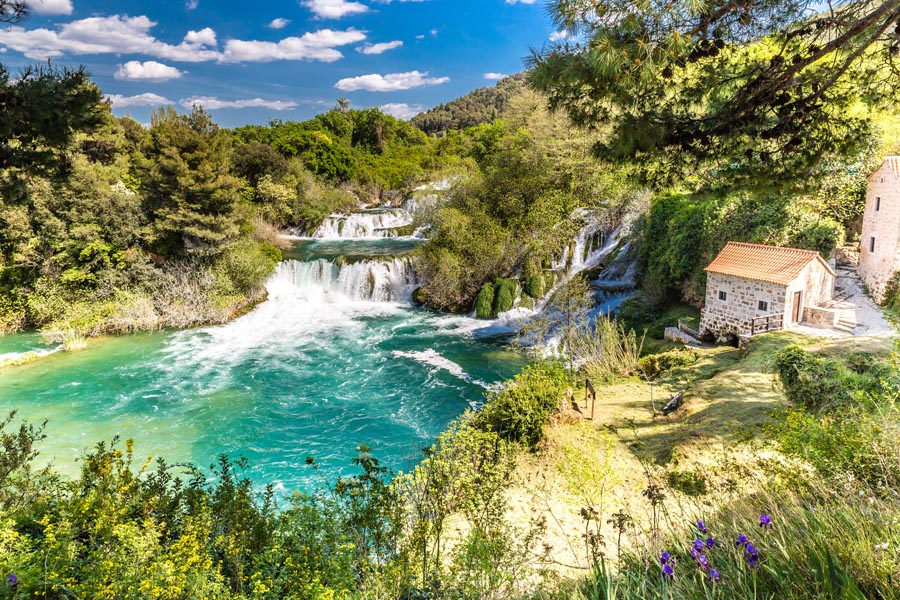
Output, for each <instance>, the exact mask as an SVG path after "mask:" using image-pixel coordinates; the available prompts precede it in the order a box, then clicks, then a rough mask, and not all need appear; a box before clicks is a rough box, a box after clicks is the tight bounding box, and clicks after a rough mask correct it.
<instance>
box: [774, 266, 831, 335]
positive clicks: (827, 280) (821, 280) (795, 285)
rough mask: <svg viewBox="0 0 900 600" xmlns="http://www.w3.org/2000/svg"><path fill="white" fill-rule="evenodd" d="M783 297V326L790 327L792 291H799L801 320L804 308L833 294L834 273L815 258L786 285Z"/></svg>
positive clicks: (792, 304)
mask: <svg viewBox="0 0 900 600" xmlns="http://www.w3.org/2000/svg"><path fill="white" fill-rule="evenodd" d="M786 292H787V295H786V297H785V311H784V314H785V321H784V328H785V329H790V328H791V327H792V326H793V325H794V323H792V322H791V319H792V318H793V315H794V293H795V292H800V311H799V314H800V320H801V321H803V319H804V314H805V310H806V308H807V307H810V306H818V305H819V304H822V303H823V302H825V301H826V300H831V298H832V297H833V296H834V275H832V274H831V273H830V272H829V271H828V269H826V268H825V266H824V265H823V264H822V263H820V262H819V261H817V260H814V261H812V262H810V263H809V264H808V265H806V267H804V268H803V270H802V271H801V272H800V275H799V276H798V277H797V278H796V279H795V280H794V281H792V282H791V283H790V284H788V286H787V290H786Z"/></svg>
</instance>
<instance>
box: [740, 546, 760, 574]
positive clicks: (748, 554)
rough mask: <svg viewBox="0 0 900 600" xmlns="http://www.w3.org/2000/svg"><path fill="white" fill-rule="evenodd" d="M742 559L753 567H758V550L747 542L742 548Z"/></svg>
mask: <svg viewBox="0 0 900 600" xmlns="http://www.w3.org/2000/svg"><path fill="white" fill-rule="evenodd" d="M744 560H746V561H747V564H748V565H750V566H751V567H753V568H754V569H758V568H759V551H758V550H757V549H756V546H754V545H753V544H747V546H746V547H745V549H744Z"/></svg>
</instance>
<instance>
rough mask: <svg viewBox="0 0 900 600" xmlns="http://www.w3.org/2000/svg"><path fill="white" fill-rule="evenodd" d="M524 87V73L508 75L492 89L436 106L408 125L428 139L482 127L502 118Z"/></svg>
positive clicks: (471, 93)
mask: <svg viewBox="0 0 900 600" xmlns="http://www.w3.org/2000/svg"><path fill="white" fill-rule="evenodd" d="M526 87H527V85H526V76H525V73H519V74H517V75H511V76H510V77H506V78H504V79H501V80H500V81H499V82H497V85H495V86H493V87H483V88H478V89H477V90H474V91H472V92H470V93H468V94H466V95H465V96H462V97H461V98H457V99H456V100H451V101H450V102H448V103H446V104H439V105H438V106H435V107H434V108H432V109H430V110H427V111H425V112H424V113H421V114H419V115H416V116H415V117H413V118H412V120H411V121H410V122H411V123H412V124H413V125H415V126H416V127H418V128H419V129H421V130H422V131H424V132H425V133H428V134H431V135H435V134H443V133H446V132H448V131H451V130H454V129H456V130H459V129H465V128H467V127H474V126H476V125H485V124H487V123H491V122H492V121H494V120H495V119H499V118H502V117H503V115H504V113H505V111H506V110H507V108H508V107H509V105H510V101H511V100H512V99H513V98H514V97H516V96H517V95H519V94H520V93H521V92H522V90H524V89H525V88H526Z"/></svg>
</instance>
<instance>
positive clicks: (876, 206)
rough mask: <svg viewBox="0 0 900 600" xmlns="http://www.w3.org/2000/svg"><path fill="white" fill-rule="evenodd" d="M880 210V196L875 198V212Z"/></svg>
mask: <svg viewBox="0 0 900 600" xmlns="http://www.w3.org/2000/svg"><path fill="white" fill-rule="evenodd" d="M879 210H881V196H875V212H878V211H879Z"/></svg>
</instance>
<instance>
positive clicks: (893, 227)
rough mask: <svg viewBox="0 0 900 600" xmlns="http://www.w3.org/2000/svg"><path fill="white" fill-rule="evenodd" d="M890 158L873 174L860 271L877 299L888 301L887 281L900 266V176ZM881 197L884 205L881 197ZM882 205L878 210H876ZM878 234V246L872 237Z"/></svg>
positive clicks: (864, 227)
mask: <svg viewBox="0 0 900 600" xmlns="http://www.w3.org/2000/svg"><path fill="white" fill-rule="evenodd" d="M892 160H894V161H896V160H897V159H896V158H895V157H892V158H888V159H887V160H885V162H884V163H882V165H881V167H880V168H879V169H878V170H877V171H875V172H874V173H872V175H870V176H869V188H868V191H867V192H866V210H865V212H864V213H863V224H862V235H861V236H860V243H859V275H860V277H861V278H862V280H863V282H864V283H865V284H866V287H868V288H869V292H871V294H872V297H873V298H875V301H876V302H879V303H881V302H884V300H885V298H884V294H885V291H886V288H887V284H888V282H889V281H890V279H891V277H893V275H894V273H895V272H896V271H897V270H898V268H900V263H898V255H900V254H898V244H900V178H898V176H897V175H896V173H895V172H894V168H893V166H892V164H891V161H892ZM878 198H881V202H880V206H878V204H879V203H878V201H877V199H878ZM876 208H878V210H875V209H876ZM873 237H874V238H875V250H874V252H873V251H872V250H871V245H870V244H871V239H872V238H873Z"/></svg>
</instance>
